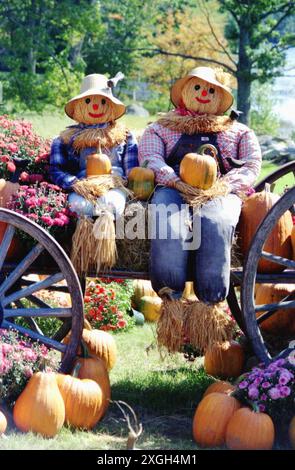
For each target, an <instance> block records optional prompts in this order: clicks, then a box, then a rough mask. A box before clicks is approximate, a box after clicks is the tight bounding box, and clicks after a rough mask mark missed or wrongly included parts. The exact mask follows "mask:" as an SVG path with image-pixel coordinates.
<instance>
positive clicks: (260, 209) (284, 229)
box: [238, 191, 293, 273]
mask: <svg viewBox="0 0 295 470" xmlns="http://www.w3.org/2000/svg"><path fill="white" fill-rule="evenodd" d="M279 198H280V196H279V195H277V194H274V193H271V192H269V191H262V192H258V193H255V194H252V195H251V196H249V197H248V198H247V199H246V200H245V202H244V204H243V207H242V211H241V216H240V220H239V224H238V232H239V245H240V250H241V252H242V254H243V256H246V254H247V253H248V251H249V247H250V244H251V242H252V239H253V237H254V235H255V233H256V230H257V228H258V226H259V224H260V223H261V221H262V220H263V219H264V217H265V216H266V214H267V213H268V212H269V210H270V209H271V208H272V207H273V205H274V204H275V203H276V202H277V201H278V200H279ZM292 228H293V223H292V216H291V213H290V211H286V212H285V213H284V214H283V215H282V216H281V217H280V219H279V220H278V221H277V224H276V225H275V227H274V228H273V230H272V231H271V233H270V235H269V237H268V239H267V240H266V242H265V244H264V248H263V249H264V251H267V252H269V253H272V254H274V255H277V256H282V257H283V258H289V259H291V258H292V244H291V232H292ZM284 269H285V268H284V266H281V265H279V264H276V263H273V262H271V261H268V260H266V259H262V258H261V259H260V260H259V263H258V272H260V273H279V272H282V271H283V270H284Z"/></svg>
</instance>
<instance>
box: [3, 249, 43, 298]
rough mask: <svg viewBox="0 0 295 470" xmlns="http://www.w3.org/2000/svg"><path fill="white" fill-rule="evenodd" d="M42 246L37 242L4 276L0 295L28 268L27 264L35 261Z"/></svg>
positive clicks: (29, 264)
mask: <svg viewBox="0 0 295 470" xmlns="http://www.w3.org/2000/svg"><path fill="white" fill-rule="evenodd" d="M43 249H44V248H43V246H42V245H41V244H40V243H38V244H37V245H36V246H34V248H33V249H32V250H31V251H30V252H29V253H28V254H27V256H26V257H25V258H24V259H23V260H22V261H21V262H20V263H19V264H18V265H17V267H16V268H15V269H14V271H12V273H11V274H10V275H9V276H8V277H7V278H6V280H5V281H4V282H3V284H2V285H1V286H0V296H3V294H4V293H5V292H6V291H7V290H8V289H9V288H10V287H11V286H12V285H13V284H14V283H15V281H17V279H19V278H20V277H21V276H22V274H23V273H24V272H25V271H26V270H27V269H28V267H29V266H31V264H32V263H33V262H34V261H35V259H36V258H38V256H39V255H40V253H42V251H43Z"/></svg>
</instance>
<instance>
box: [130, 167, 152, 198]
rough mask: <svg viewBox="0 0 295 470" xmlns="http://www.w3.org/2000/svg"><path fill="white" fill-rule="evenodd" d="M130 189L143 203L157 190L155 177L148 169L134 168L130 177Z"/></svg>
mask: <svg viewBox="0 0 295 470" xmlns="http://www.w3.org/2000/svg"><path fill="white" fill-rule="evenodd" d="M128 188H129V189H130V190H131V191H132V192H133V193H134V196H135V197H136V198H137V199H140V200H141V201H147V200H148V199H149V198H150V196H151V195H152V193H153V192H154V189H155V175H154V172H153V171H152V170H150V169H149V168H146V167H139V166H137V167H134V168H132V169H131V170H130V172H129V175H128Z"/></svg>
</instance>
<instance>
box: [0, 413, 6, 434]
mask: <svg viewBox="0 0 295 470" xmlns="http://www.w3.org/2000/svg"><path fill="white" fill-rule="evenodd" d="M6 428H7V419H6V416H5V414H4V413H2V411H0V436H1V434H4V433H5V431H6Z"/></svg>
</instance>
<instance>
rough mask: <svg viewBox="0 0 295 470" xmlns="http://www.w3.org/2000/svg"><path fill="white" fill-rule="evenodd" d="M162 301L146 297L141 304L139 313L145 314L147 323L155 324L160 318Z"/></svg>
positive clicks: (158, 298)
mask: <svg viewBox="0 0 295 470" xmlns="http://www.w3.org/2000/svg"><path fill="white" fill-rule="evenodd" d="M161 307H162V299H160V297H149V296H148V295H145V296H144V297H142V299H141V302H140V307H139V311H140V312H141V313H143V314H144V318H145V320H146V321H150V322H155V321H157V320H159V318H160V311H161Z"/></svg>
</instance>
